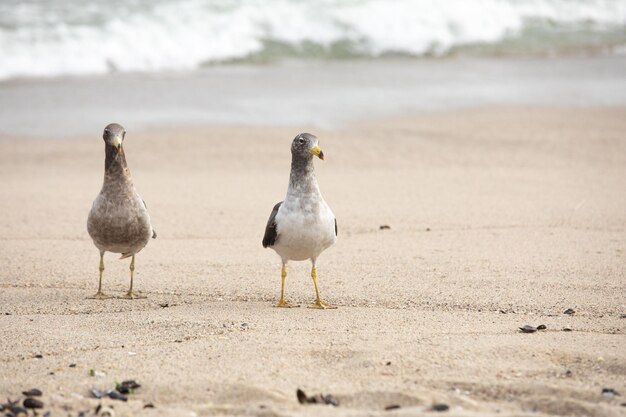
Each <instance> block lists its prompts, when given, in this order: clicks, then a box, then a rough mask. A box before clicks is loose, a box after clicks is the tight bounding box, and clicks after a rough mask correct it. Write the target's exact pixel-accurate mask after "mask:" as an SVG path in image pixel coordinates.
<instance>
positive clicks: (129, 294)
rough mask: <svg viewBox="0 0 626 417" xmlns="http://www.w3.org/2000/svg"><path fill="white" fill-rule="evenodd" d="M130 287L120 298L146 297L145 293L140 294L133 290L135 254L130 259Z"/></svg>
mask: <svg viewBox="0 0 626 417" xmlns="http://www.w3.org/2000/svg"><path fill="white" fill-rule="evenodd" d="M129 269H130V288H129V289H128V292H127V293H126V295H125V296H123V297H122V298H126V299H129V300H134V299H137V298H147V297H146V296H145V295H140V294H137V293H136V292H133V278H134V276H135V255H133V257H132V258H131V260H130V268H129Z"/></svg>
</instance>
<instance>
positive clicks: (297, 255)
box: [272, 194, 336, 261]
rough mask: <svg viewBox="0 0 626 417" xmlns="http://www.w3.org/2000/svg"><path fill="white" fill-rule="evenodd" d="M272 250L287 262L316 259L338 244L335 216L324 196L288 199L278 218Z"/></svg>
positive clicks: (277, 215) (291, 197) (282, 206)
mask: <svg viewBox="0 0 626 417" xmlns="http://www.w3.org/2000/svg"><path fill="white" fill-rule="evenodd" d="M276 231H277V235H278V239H277V241H276V243H275V244H274V246H273V247H272V248H273V249H274V250H275V251H276V252H277V253H278V254H279V255H280V256H281V257H282V258H283V260H294V261H302V260H305V259H316V258H317V257H318V256H319V254H320V253H322V252H323V251H324V250H325V249H327V248H328V247H329V246H331V245H332V244H333V243H335V240H336V235H335V215H334V214H333V212H332V210H331V209H330V207H328V204H326V202H325V201H324V199H323V198H322V197H321V195H319V194H318V195H309V196H300V197H296V196H289V195H288V196H287V198H286V199H285V201H284V202H283V204H282V205H281V206H280V209H279V210H278V213H277V214H276Z"/></svg>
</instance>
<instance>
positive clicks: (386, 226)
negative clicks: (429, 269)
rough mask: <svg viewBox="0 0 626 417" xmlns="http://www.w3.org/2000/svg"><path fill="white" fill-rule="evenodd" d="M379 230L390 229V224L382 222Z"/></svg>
mask: <svg viewBox="0 0 626 417" xmlns="http://www.w3.org/2000/svg"><path fill="white" fill-rule="evenodd" d="M379 229H380V230H389V229H391V226H389V225H388V224H382V225H380V227H379Z"/></svg>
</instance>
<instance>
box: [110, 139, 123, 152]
mask: <svg viewBox="0 0 626 417" xmlns="http://www.w3.org/2000/svg"><path fill="white" fill-rule="evenodd" d="M111 144H112V145H113V146H114V147H115V148H117V152H118V153H122V138H120V137H119V136H116V137H115V138H113V140H112V141H111Z"/></svg>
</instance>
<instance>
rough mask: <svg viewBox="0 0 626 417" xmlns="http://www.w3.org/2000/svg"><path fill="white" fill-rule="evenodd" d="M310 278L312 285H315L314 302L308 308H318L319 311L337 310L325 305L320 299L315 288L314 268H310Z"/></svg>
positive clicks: (315, 271) (318, 292)
mask: <svg viewBox="0 0 626 417" xmlns="http://www.w3.org/2000/svg"><path fill="white" fill-rule="evenodd" d="M311 278H313V285H315V302H314V303H313V304H311V305H310V306H309V308H319V309H329V308H337V307H335V306H332V305H330V304H326V303H325V302H323V301H322V299H321V298H320V291H319V289H318V288H317V269H315V267H313V268H311Z"/></svg>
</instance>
